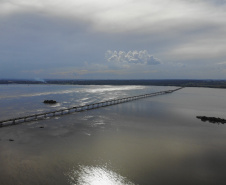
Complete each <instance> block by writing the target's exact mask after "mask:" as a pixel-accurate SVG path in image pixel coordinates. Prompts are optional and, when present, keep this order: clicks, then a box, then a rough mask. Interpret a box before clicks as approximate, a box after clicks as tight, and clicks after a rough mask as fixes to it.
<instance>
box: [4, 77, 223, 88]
mask: <svg viewBox="0 0 226 185" xmlns="http://www.w3.org/2000/svg"><path fill="white" fill-rule="evenodd" d="M0 84H56V85H147V86H149V85H152V86H180V87H207V88H226V80H185V79H175V80H173V79H172V80H167V79H166V80H59V79H56V80H54V79H51V80H48V79H45V80H26V79H25V80H24V79H23V80H17V79H2V80H0Z"/></svg>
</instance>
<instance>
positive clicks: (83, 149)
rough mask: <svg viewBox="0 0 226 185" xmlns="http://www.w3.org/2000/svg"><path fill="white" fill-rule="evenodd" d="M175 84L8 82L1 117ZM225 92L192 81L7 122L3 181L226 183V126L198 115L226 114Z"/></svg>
mask: <svg viewBox="0 0 226 185" xmlns="http://www.w3.org/2000/svg"><path fill="white" fill-rule="evenodd" d="M174 88H175V87H154V86H67V85H64V86H58V85H30V86H28V85H1V86H0V119H1V120H3V119H8V118H11V117H17V116H23V115H28V114H33V113H36V112H37V111H38V112H44V111H49V110H56V109H60V108H63V107H71V106H76V105H82V104H87V103H92V102H99V101H103V100H107V99H112V98H120V97H127V96H133V95H138V94H145V93H150V92H156V91H161V90H168V89H174ZM225 91H226V90H224V89H208V88H185V89H182V90H180V91H176V92H174V93H172V94H166V95H162V96H155V97H150V98H146V99H140V100H136V101H131V102H127V103H123V104H118V105H114V106H109V107H104V108H100V109H95V110H90V111H85V112H80V113H74V114H70V115H65V116H61V117H55V118H51V119H47V120H39V121H34V122H30V123H24V124H21V125H16V126H11V127H4V128H0V164H1V165H0V184H3V185H15V184H23V185H30V184H34V185H35V184H37V185H40V184H48V185H58V184H59V185H75V184H76V185H96V184H98V185H108V184H109V185H111V184H114V185H121V184H123V185H128V184H129V185H132V184H136V185H137V184H139V185H143V184H144V185H150V184H155V185H158V184H159V185H162V184H164V185H165V184H189V185H190V184H224V182H225V180H226V177H225V174H226V157H225V156H226V144H225V139H226V125H222V124H219V125H218V124H212V123H209V122H202V121H200V120H199V119H196V116H199V115H201V116H202V115H203V116H215V117H221V118H226V115H225V110H226V93H225ZM44 99H54V100H57V101H58V102H59V103H58V104H57V105H54V106H52V105H45V104H43V103H42V101H43V100H44ZM9 139H13V140H14V141H9Z"/></svg>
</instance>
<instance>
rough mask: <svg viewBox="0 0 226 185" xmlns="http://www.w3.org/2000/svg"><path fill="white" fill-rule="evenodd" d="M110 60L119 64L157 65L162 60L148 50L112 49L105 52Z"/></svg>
mask: <svg viewBox="0 0 226 185" xmlns="http://www.w3.org/2000/svg"><path fill="white" fill-rule="evenodd" d="M105 58H106V60H107V61H108V62H111V63H117V64H124V65H125V64H141V65H157V64H160V60H159V59H158V58H155V57H154V56H153V55H150V54H149V53H148V52H147V50H141V51H136V50H135V51H129V52H125V51H111V50H108V51H107V52H106V54H105Z"/></svg>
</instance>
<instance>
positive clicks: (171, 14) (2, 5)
mask: <svg viewBox="0 0 226 185" xmlns="http://www.w3.org/2000/svg"><path fill="white" fill-rule="evenodd" d="M225 17H226V0H0V79H7V78H14V79H15V78H16V79H25V78H29V79H56V78H57V79H226V19H225Z"/></svg>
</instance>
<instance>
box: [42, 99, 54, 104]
mask: <svg viewBox="0 0 226 185" xmlns="http://www.w3.org/2000/svg"><path fill="white" fill-rule="evenodd" d="M43 103H46V104H56V103H57V101H55V100H44V101H43Z"/></svg>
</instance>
